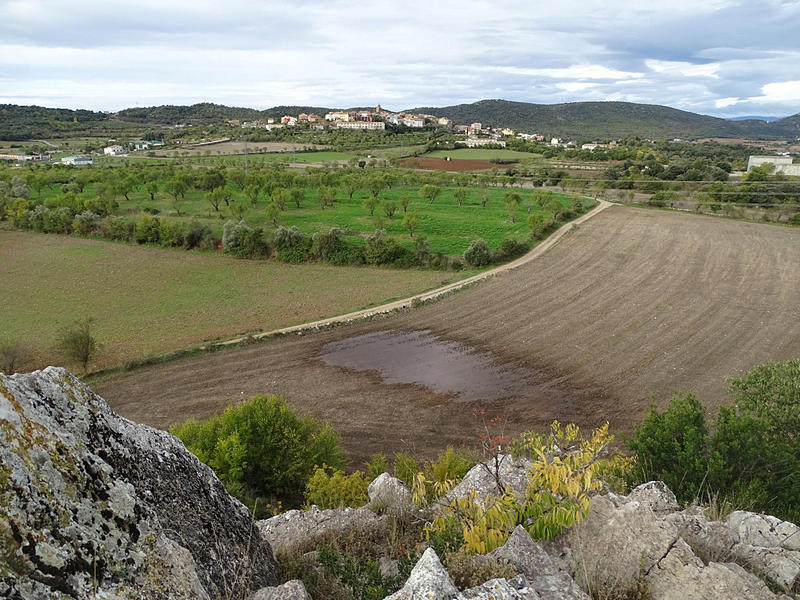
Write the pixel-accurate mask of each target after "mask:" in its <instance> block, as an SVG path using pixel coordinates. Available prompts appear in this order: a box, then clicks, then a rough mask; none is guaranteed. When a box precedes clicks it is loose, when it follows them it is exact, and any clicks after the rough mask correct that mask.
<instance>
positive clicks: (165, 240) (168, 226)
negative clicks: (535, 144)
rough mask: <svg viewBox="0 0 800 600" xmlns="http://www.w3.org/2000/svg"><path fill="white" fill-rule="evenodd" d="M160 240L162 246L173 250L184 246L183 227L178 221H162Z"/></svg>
mask: <svg viewBox="0 0 800 600" xmlns="http://www.w3.org/2000/svg"><path fill="white" fill-rule="evenodd" d="M159 240H160V242H161V245H162V246H168V247H172V248H176V247H179V246H183V244H184V239H183V225H182V224H181V223H179V222H177V221H169V220H164V221H162V222H161V229H160V231H159Z"/></svg>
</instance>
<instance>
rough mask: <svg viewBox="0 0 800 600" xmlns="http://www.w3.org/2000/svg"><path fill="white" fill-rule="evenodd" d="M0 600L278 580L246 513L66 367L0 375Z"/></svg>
mask: <svg viewBox="0 0 800 600" xmlns="http://www.w3.org/2000/svg"><path fill="white" fill-rule="evenodd" d="M0 547H2V554H0V597H4V598H24V599H29V598H48V599H49V598H95V597H97V598H120V599H122V598H137V599H138V598H209V599H215V598H228V597H247V596H249V595H250V594H251V593H253V592H255V591H256V590H258V589H260V588H263V587H265V586H270V585H277V584H278V583H280V574H279V569H278V566H277V564H276V563H275V560H274V558H273V556H272V550H271V548H270V546H269V544H268V543H267V542H266V541H264V540H263V539H262V538H261V536H259V535H258V530H257V529H256V528H255V527H254V524H253V522H252V519H251V518H250V515H249V513H248V510H247V509H246V508H245V507H244V506H243V505H242V504H241V503H240V502H239V501H237V500H235V499H234V498H232V497H231V496H230V495H228V493H227V492H226V491H225V488H224V487H223V485H222V484H221V483H220V481H219V479H217V477H216V476H215V475H214V473H213V472H212V471H211V469H210V468H208V467H207V466H205V465H204V464H202V463H201V462H199V461H198V460H197V459H196V458H195V457H194V456H193V455H192V454H191V453H190V452H189V451H187V450H186V448H185V447H184V446H183V444H182V443H181V442H180V441H179V440H178V439H176V438H175V437H173V436H172V435H170V434H168V433H166V432H164V431H159V430H156V429H152V428H150V427H146V426H144V425H137V424H135V423H132V422H131V421H128V420H127V419H123V418H121V417H120V416H118V415H117V414H115V413H114V412H113V411H112V410H111V409H110V408H109V407H108V405H107V404H106V403H105V401H103V400H102V399H101V398H100V397H99V396H97V395H95V394H94V393H92V392H91V390H89V388H88V387H86V386H85V385H83V384H82V383H81V382H79V381H78V380H77V379H75V378H74V377H73V376H72V375H70V374H69V373H68V372H67V371H66V370H64V369H59V368H54V367H48V368H47V369H45V370H43V371H36V372H34V373H30V374H18V375H13V376H10V377H7V376H2V378H0Z"/></svg>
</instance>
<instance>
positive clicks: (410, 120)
mask: <svg viewBox="0 0 800 600" xmlns="http://www.w3.org/2000/svg"><path fill="white" fill-rule="evenodd" d="M403 125H405V126H406V127H414V128H417V129H418V128H420V127H425V120H424V119H420V118H419V117H406V118H404V119H403Z"/></svg>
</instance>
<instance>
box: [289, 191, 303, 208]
mask: <svg viewBox="0 0 800 600" xmlns="http://www.w3.org/2000/svg"><path fill="white" fill-rule="evenodd" d="M305 196H306V193H305V192H304V191H303V190H302V189H300V188H292V189H291V190H290V191H289V197H290V198H291V199H292V202H294V203H295V206H297V208H300V204H302V202H303V199H304V198H305Z"/></svg>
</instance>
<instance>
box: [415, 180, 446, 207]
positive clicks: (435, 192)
mask: <svg viewBox="0 0 800 600" xmlns="http://www.w3.org/2000/svg"><path fill="white" fill-rule="evenodd" d="M441 193H442V188H440V187H437V186H435V185H430V184H425V185H423V186H422V188H421V189H420V190H419V194H420V196H422V197H423V198H425V199H426V200H427V201H428V202H429V203H430V204H433V201H434V200H436V198H437V197H438V196H439V194H441Z"/></svg>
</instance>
